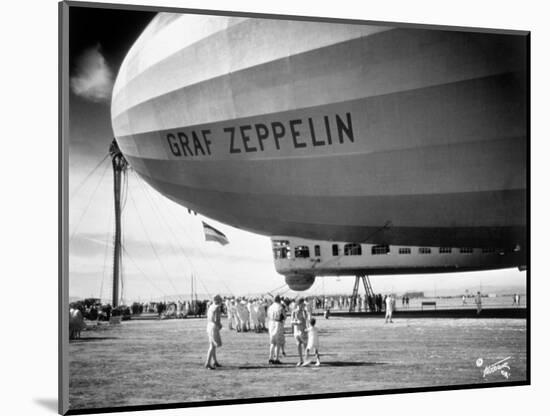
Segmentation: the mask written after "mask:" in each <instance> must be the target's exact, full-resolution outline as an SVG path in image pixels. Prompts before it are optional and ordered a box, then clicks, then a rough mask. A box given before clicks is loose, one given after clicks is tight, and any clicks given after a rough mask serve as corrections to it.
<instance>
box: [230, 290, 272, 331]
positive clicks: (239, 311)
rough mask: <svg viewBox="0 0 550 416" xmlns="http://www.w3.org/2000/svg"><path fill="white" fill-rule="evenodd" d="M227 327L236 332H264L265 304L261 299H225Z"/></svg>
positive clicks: (265, 328)
mask: <svg viewBox="0 0 550 416" xmlns="http://www.w3.org/2000/svg"><path fill="white" fill-rule="evenodd" d="M224 304H225V310H226V312H227V319H228V327H229V329H230V330H233V329H235V330H236V331H237V332H248V331H254V332H264V331H266V330H267V327H266V322H265V321H266V309H267V302H266V300H265V299H263V298H252V299H246V298H227V299H225V302H224Z"/></svg>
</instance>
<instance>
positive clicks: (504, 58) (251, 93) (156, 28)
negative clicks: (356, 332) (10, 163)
mask: <svg viewBox="0 0 550 416" xmlns="http://www.w3.org/2000/svg"><path fill="white" fill-rule="evenodd" d="M527 68H528V37H526V36H519V35H515V34H514V33H509V32H506V33H504V32H502V33H500V34H499V33H494V34H493V33H486V32H475V31H474V30H472V31H463V30H456V31H453V30H449V29H446V30H427V29H415V28H411V27H407V28H395V27H388V26H381V25H362V24H335V23H326V22H325V23H324V22H311V21H307V22H306V21H299V20H282V19H255V18H241V17H223V16H206V15H177V14H169V13H168V14H166V13H160V14H159V15H158V16H156V18H155V19H154V20H153V21H152V22H151V23H150V25H149V26H148V27H147V28H146V29H145V31H144V32H143V33H142V34H141V36H140V37H139V39H138V40H137V41H136V42H135V44H134V45H133V46H132V48H131V49H130V51H129V53H128V54H127V56H126V58H125V59H124V62H123V64H122V66H121V68H120V71H119V73H118V76H117V79H116V83H115V86H114V90H113V96H112V105H111V117H112V125H113V130H114V133H115V136H116V140H117V142H118V144H119V147H120V149H121V151H122V153H123V154H124V156H125V158H126V159H127V160H128V162H129V163H130V164H131V166H132V167H133V169H135V171H136V172H137V173H138V174H139V175H140V176H141V177H142V178H143V179H144V180H145V181H147V182H148V183H149V184H150V185H151V186H152V187H154V188H155V189H157V190H158V191H159V192H161V193H162V194H164V195H165V196H167V197H168V198H170V199H171V200H173V201H176V202H177V203H180V204H182V205H184V206H186V207H188V208H189V209H192V210H194V211H196V212H198V213H200V214H202V215H205V216H207V217H211V218H214V219H216V220H218V221H221V222H224V223H226V224H229V225H232V226H234V227H238V228H242V229H245V230H249V231H253V232H256V233H260V234H264V235H267V236H273V235H292V236H299V237H304V238H311V239H320V240H329V241H355V242H361V243H363V242H365V243H372V244H375V243H376V244H386V245H388V244H390V245H411V246H432V247H433V246H445V247H486V248H490V247H502V248H503V249H506V250H512V249H513V248H514V247H516V246H520V247H522V248H525V247H526V241H527V238H526V222H527V163H526V159H527V148H528V114H527V97H528V82H527V74H528V70H527Z"/></svg>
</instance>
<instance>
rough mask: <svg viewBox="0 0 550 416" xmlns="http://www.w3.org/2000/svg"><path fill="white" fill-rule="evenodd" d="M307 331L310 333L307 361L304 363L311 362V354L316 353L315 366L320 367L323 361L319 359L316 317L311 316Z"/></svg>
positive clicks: (305, 364)
mask: <svg viewBox="0 0 550 416" xmlns="http://www.w3.org/2000/svg"><path fill="white" fill-rule="evenodd" d="M306 331H307V332H308V333H309V334H308V338H307V347H306V362H305V363H304V366H307V365H309V364H311V361H310V360H309V354H310V353H314V354H315V358H316V359H317V362H316V363H315V366H316V367H319V366H320V365H321V361H320V360H319V331H318V329H317V328H316V327H315V318H311V319H310V320H309V328H308V329H306Z"/></svg>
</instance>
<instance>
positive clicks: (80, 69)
mask: <svg viewBox="0 0 550 416" xmlns="http://www.w3.org/2000/svg"><path fill="white" fill-rule="evenodd" d="M113 83H114V74H113V71H112V70H111V68H109V65H108V64H107V61H106V60H105V58H104V57H103V55H102V54H101V46H100V45H96V46H95V47H93V48H90V49H87V50H85V51H84V52H83V53H82V54H81V55H80V56H79V57H78V58H77V61H76V69H75V73H74V75H73V76H72V77H71V89H72V91H73V93H75V94H76V95H78V96H81V97H83V98H85V99H87V100H90V101H93V102H106V101H109V100H110V99H111V92H112V90H113Z"/></svg>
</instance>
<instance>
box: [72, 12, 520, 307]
mask: <svg viewBox="0 0 550 416" xmlns="http://www.w3.org/2000/svg"><path fill="white" fill-rule="evenodd" d="M70 13H71V14H70V29H69V65H70V91H71V92H70V100H69V126H70V128H69V294H70V296H71V297H72V298H75V297H78V298H84V297H101V298H103V299H105V300H108V299H110V297H111V286H112V263H113V258H112V255H113V247H112V240H113V234H114V222H113V221H114V218H113V217H114V208H113V176H112V168H111V164H110V158H109V157H107V158H105V156H106V155H107V152H108V148H109V144H110V143H111V140H112V138H113V131H112V127H111V118H110V98H111V91H112V86H113V83H114V80H115V79H116V74H117V71H118V68H119V66H120V64H121V62H122V60H123V59H124V56H125V54H126V52H127V51H128V49H129V48H130V46H131V45H132V44H133V42H134V41H135V40H136V39H137V37H138V36H139V34H140V33H141V31H142V30H143V29H144V28H145V27H146V25H147V24H148V23H149V21H150V20H151V19H152V18H153V16H154V13H147V12H138V11H117V10H109V9H87V8H76V7H73V8H71V9H70ZM202 220H205V221H206V222H208V223H209V224H210V225H212V226H214V227H216V228H217V229H219V230H220V231H222V232H223V233H224V234H225V235H226V236H227V237H228V239H229V241H230V244H228V245H226V246H221V245H219V244H217V243H215V242H206V241H205V240H204V234H203V231H202V223H201V221H202ZM122 222H123V244H124V251H123V283H122V285H123V287H122V293H123V300H124V301H125V302H128V303H129V302H132V301H145V300H152V299H162V298H166V299H170V298H173V297H174V296H177V297H181V296H189V294H190V292H191V285H192V276H194V278H195V281H196V283H195V285H196V291H197V292H199V294H201V295H203V296H212V295H214V294H215V293H223V294H232V295H237V296H239V295H250V294H259V293H266V292H270V293H272V292H274V291H277V292H278V293H285V294H287V295H293V294H294V292H290V291H288V287H286V286H285V285H284V278H283V276H281V275H279V274H277V272H276V271H275V269H274V264H273V259H272V254H271V243H270V240H269V238H268V237H266V236H260V235H257V234H253V233H249V232H245V231H242V230H238V229H235V228H232V227H230V226H228V225H225V224H221V223H218V222H216V221H214V220H212V219H205V218H204V217H202V216H201V215H200V214H199V215H192V214H189V213H188V211H187V209H186V208H185V207H182V206H180V205H178V204H175V203H174V202H172V201H170V200H168V199H167V198H165V197H163V196H162V195H160V194H159V193H158V192H157V191H155V190H154V189H153V188H151V187H149V186H148V185H147V184H146V183H144V182H143V181H142V180H141V179H140V178H139V177H138V175H137V174H136V173H135V172H134V171H132V170H130V171H129V172H128V193H127V197H126V201H125V205H124V209H123V217H122ZM525 279H526V273H525V272H519V271H517V270H515V269H508V270H497V271H491V272H471V273H453V274H448V275H414V276H376V277H371V282H372V284H373V288H374V290H375V292H382V293H388V292H390V291H391V292H393V293H398V294H399V293H404V292H406V291H424V292H425V293H426V294H427V295H433V294H438V295H446V294H460V293H463V292H464V291H465V290H469V291H474V290H475V291H477V290H479V288H480V287H482V289H484V290H485V291H491V292H502V291H507V290H511V291H516V290H518V288H524V287H525ZM352 287H353V279H352V278H345V277H342V278H335V277H325V278H317V280H316V282H315V284H314V285H313V287H312V288H311V289H310V290H309V291H307V292H306V294H322V293H351V290H352Z"/></svg>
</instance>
